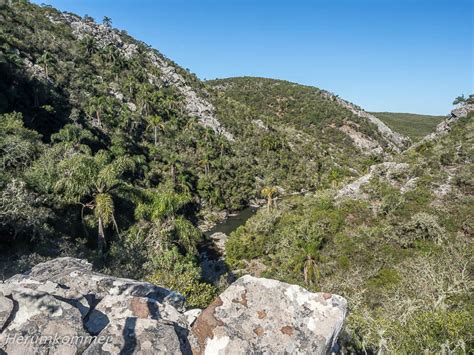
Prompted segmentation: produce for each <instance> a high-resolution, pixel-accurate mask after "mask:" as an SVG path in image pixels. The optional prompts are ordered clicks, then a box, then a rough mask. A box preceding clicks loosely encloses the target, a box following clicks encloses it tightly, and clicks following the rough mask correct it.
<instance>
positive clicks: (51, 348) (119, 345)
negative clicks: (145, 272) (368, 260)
mask: <svg viewBox="0 0 474 355" xmlns="http://www.w3.org/2000/svg"><path fill="white" fill-rule="evenodd" d="M183 302H184V298H183V297H182V296H181V295H180V294H179V293H176V292H173V291H171V290H168V289H166V288H163V287H159V286H156V285H152V284H150V283H147V282H139V281H134V280H129V279H122V278H116V277H111V276H107V275H103V274H100V273H97V272H94V271H92V265H91V264H89V263H88V262H86V261H84V260H80V259H74V258H58V259H55V260H51V261H48V262H45V263H42V264H38V265H36V266H35V267H34V268H33V269H31V270H30V271H29V272H27V273H25V274H21V275H15V276H13V277H12V278H10V279H8V280H6V281H5V282H3V283H0V354H2V355H3V354H5V353H6V354H9V355H11V354H50V355H51V354H58V355H59V354H61V355H63V354H71V355H72V354H191V353H195V354H201V353H206V354H247V353H285V352H286V353H308V354H323V353H327V352H329V351H330V350H331V348H332V346H333V345H334V343H335V341H336V338H337V335H338V333H339V331H340V329H341V326H342V323H343V321H344V316H345V313H346V301H345V300H344V299H343V298H341V297H339V296H335V295H330V294H323V293H310V292H308V291H306V290H305V289H303V288H301V287H299V286H294V285H289V284H285V283H282V282H279V281H275V280H269V279H259V278H255V277H251V276H244V277H242V278H240V279H239V280H237V281H236V282H235V283H234V284H232V285H231V286H230V287H229V288H228V289H227V290H226V291H224V293H222V294H221V295H220V296H219V297H218V298H217V299H216V300H215V301H214V303H213V304H211V305H210V306H209V307H208V308H207V309H205V310H204V311H202V313H201V310H189V311H185V309H184V306H183ZM196 317H197V318H196Z"/></svg>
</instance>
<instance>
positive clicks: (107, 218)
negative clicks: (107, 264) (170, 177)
mask: <svg viewBox="0 0 474 355" xmlns="http://www.w3.org/2000/svg"><path fill="white" fill-rule="evenodd" d="M133 168H134V162H133V160H131V159H130V158H128V157H120V158H116V159H114V160H112V159H111V157H110V156H109V155H108V154H107V153H106V152H105V151H99V152H98V153H97V154H96V155H95V156H93V157H92V156H89V155H85V154H76V155H73V156H72V157H70V158H69V159H66V160H64V161H62V162H61V163H60V164H59V171H60V173H61V175H62V176H61V177H60V178H59V180H58V181H57V183H56V186H55V189H56V191H57V192H59V193H61V194H62V195H63V196H64V198H65V200H66V201H68V202H71V203H78V204H80V205H82V208H83V210H84V208H88V209H91V210H93V211H94V216H95V218H96V220H97V223H98V243H97V244H98V249H99V250H100V251H101V252H104V248H105V244H106V240H105V231H104V228H105V227H107V226H108V225H110V224H113V227H114V229H115V230H116V231H117V233H118V226H117V223H116V221H115V216H114V213H115V208H114V202H113V198H112V194H113V192H114V191H115V190H117V189H118V188H119V187H120V186H121V185H123V184H124V181H123V180H121V176H122V175H123V174H124V173H125V172H127V171H130V170H132V169H133Z"/></svg>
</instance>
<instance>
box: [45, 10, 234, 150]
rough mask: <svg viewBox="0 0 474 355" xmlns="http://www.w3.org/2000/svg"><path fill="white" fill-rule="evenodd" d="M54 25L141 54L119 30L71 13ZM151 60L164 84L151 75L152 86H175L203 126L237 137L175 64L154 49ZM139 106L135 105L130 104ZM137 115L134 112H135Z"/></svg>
mask: <svg viewBox="0 0 474 355" xmlns="http://www.w3.org/2000/svg"><path fill="white" fill-rule="evenodd" d="M49 20H50V21H51V22H53V23H56V24H57V23H65V24H67V25H68V26H70V27H71V29H72V33H73V35H74V36H75V37H76V38H77V39H78V40H82V39H83V38H84V37H86V36H91V37H92V38H94V40H95V41H96V43H97V46H98V47H99V48H103V47H106V46H108V45H113V46H114V48H116V49H117V51H118V52H119V53H120V54H121V55H122V56H123V57H124V58H125V59H130V58H132V57H133V56H135V55H136V54H137V53H138V50H139V48H138V45H137V44H135V43H130V42H129V40H125V39H124V38H122V35H121V34H120V32H119V31H118V30H115V29H112V28H110V27H108V26H105V25H100V24H96V23H95V22H93V21H90V20H87V19H84V18H81V17H79V16H77V15H73V14H70V13H63V14H61V16H52V15H51V16H49ZM146 54H147V56H148V58H149V60H150V62H151V63H152V64H153V65H154V66H155V67H156V68H157V69H158V70H159V72H160V78H159V79H160V80H157V79H158V78H157V77H156V76H154V75H153V74H151V73H148V80H149V82H150V83H151V84H154V85H157V86H159V85H161V83H160V81H163V82H165V83H166V84H169V85H172V86H174V87H175V88H176V89H177V90H178V91H179V93H180V94H181V95H183V98H184V101H185V109H186V112H187V114H188V115H189V116H190V117H197V118H198V121H199V123H200V124H202V125H203V126H204V127H209V128H211V129H212V130H213V131H214V132H216V133H218V134H221V135H223V136H224V137H226V138H227V139H228V140H229V141H233V140H234V137H233V135H232V134H231V133H230V132H228V131H227V130H226V129H225V128H224V127H223V126H222V125H221V123H220V122H219V120H218V119H217V117H216V115H215V113H214V112H215V108H214V106H213V105H212V104H211V103H210V102H209V101H208V100H206V99H205V95H201V94H199V93H197V92H196V90H194V88H193V87H192V86H191V84H190V83H189V82H188V80H187V79H186V78H185V76H183V75H181V74H180V73H179V72H178V70H177V69H176V67H175V66H174V65H173V64H172V62H171V61H169V60H167V59H166V58H165V57H164V56H162V55H160V54H159V53H158V52H157V51H154V50H152V49H148V50H147V53H146ZM114 96H115V97H120V96H123V95H122V94H121V93H115V94H114ZM128 104H129V106H130V104H132V105H135V104H134V103H128ZM132 111H133V110H132Z"/></svg>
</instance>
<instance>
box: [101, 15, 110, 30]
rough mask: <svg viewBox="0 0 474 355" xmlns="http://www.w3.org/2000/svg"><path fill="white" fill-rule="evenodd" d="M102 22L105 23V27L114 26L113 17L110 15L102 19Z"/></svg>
mask: <svg viewBox="0 0 474 355" xmlns="http://www.w3.org/2000/svg"><path fill="white" fill-rule="evenodd" d="M102 23H103V24H104V26H105V27H107V28H111V27H112V19H111V18H110V17H107V16H104V18H103V19H102Z"/></svg>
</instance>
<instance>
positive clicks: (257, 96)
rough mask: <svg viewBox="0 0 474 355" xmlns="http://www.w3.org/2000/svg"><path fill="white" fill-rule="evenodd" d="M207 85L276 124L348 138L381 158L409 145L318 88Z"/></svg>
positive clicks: (240, 82)
mask: <svg viewBox="0 0 474 355" xmlns="http://www.w3.org/2000/svg"><path fill="white" fill-rule="evenodd" d="M206 83H207V84H208V85H211V86H212V87H214V88H215V89H217V90H218V91H221V92H224V93H225V95H226V96H228V97H230V98H232V99H234V100H236V101H239V102H241V103H243V104H245V105H246V106H248V107H250V108H251V109H252V110H253V111H254V112H258V113H260V114H263V115H265V116H266V117H268V119H272V120H273V122H275V123H276V124H286V125H291V126H293V127H295V128H296V129H299V130H302V131H305V132H310V133H311V135H313V136H316V137H318V138H319V139H321V140H323V141H326V142H334V143H333V144H337V143H338V141H340V140H344V139H346V140H348V141H349V142H351V143H352V144H353V145H355V146H356V147H357V148H359V149H360V150H362V152H364V153H367V152H370V153H375V154H379V155H380V154H382V155H383V153H390V152H399V151H400V150H401V149H404V148H406V147H408V145H409V144H410V142H409V139H407V138H406V137H403V136H401V135H400V134H397V133H396V132H393V131H391V130H390V128H388V127H387V126H386V125H385V124H384V123H383V122H381V121H380V120H378V119H377V118H376V117H374V116H373V115H370V114H369V113H368V112H365V111H364V110H363V109H361V108H360V107H358V106H356V105H354V104H351V103H349V102H348V101H345V100H343V99H341V98H340V97H338V96H337V95H335V94H332V93H330V92H328V91H325V90H321V89H318V88H315V87H310V86H304V85H299V84H295V83H291V82H288V81H284V80H275V79H266V78H253V77H241V78H229V79H220V80H211V81H207V82H206ZM322 133H323V134H322ZM340 133H342V135H341V134H340ZM344 136H345V137H344Z"/></svg>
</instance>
